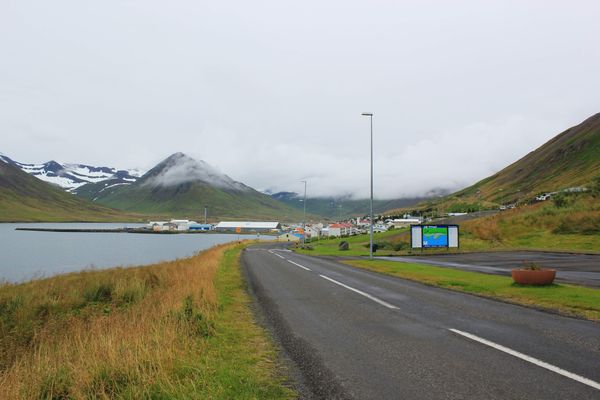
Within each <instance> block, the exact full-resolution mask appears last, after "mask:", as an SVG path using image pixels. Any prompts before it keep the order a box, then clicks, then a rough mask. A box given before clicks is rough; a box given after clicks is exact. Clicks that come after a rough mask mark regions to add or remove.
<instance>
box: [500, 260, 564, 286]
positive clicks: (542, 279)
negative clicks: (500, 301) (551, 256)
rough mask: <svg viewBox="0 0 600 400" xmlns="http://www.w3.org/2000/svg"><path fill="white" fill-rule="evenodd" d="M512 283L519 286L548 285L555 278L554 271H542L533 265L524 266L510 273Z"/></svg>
mask: <svg viewBox="0 0 600 400" xmlns="http://www.w3.org/2000/svg"><path fill="white" fill-rule="evenodd" d="M511 275H512V278H513V281H515V283H518V284H520V285H550V284H551V283H552V282H554V278H555V277H556V270H555V269H542V268H541V267H540V266H539V265H537V264H535V263H529V264H526V265H525V266H524V267H523V268H521V269H513V270H512V272H511Z"/></svg>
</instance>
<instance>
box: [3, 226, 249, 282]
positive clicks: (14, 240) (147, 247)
mask: <svg viewBox="0 0 600 400" xmlns="http://www.w3.org/2000/svg"><path fill="white" fill-rule="evenodd" d="M124 226H127V227H136V226H142V224H127V225H125V224H122V223H120V224H99V223H95V224H82V223H39V224H38V223H35V224H34V223H26V224H22V223H21V224H13V223H8V224H0V281H8V282H22V281H25V280H29V279H33V278H41V277H47V276H52V275H56V274H60V273H65V272H73V271H79V270H83V269H89V268H110V267H117V266H133V265H143V264H151V263H156V262H160V261H167V260H173V259H176V258H182V257H188V256H191V255H193V254H194V253H196V252H197V251H201V250H204V249H207V248H209V247H211V246H213V245H216V244H221V243H227V242H231V241H234V240H237V238H238V236H237V235H231V234H212V233H211V234H181V235H156V234H133V233H70V232H30V231H16V230H15V228H17V227H22V228H59V229H67V228H77V229H103V228H122V227H124ZM252 238H254V237H252Z"/></svg>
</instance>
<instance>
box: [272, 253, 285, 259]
mask: <svg viewBox="0 0 600 400" xmlns="http://www.w3.org/2000/svg"><path fill="white" fill-rule="evenodd" d="M273 254H275V255H276V256H277V257H279V258H283V259H284V260H285V257H284V256H282V255H279V254H277V253H273Z"/></svg>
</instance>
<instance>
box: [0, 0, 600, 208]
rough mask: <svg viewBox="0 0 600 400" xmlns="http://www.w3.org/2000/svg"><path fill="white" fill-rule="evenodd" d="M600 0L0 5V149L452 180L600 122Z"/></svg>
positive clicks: (105, 159) (287, 175)
mask: <svg viewBox="0 0 600 400" xmlns="http://www.w3.org/2000/svg"><path fill="white" fill-rule="evenodd" d="M598 21H600V2H598V1H595V0H590V1H550V0H542V1H523V0H522V1H518V0H515V1H481V0H476V1H442V0H439V1H399V0H397V1H391V0H390V1H383V0H379V1H378V0H369V1H352V0H339V1H324V0H319V1H309V0H302V1H285V0H273V1H260V0H255V1H211V2H204V1H195V0H171V1H155V0H139V1H138V0H129V1H125V0H102V1H96V0H94V1H85V0H72V1H61V0H52V1H47V0H38V1H28V0H0V137H1V140H0V152H2V153H4V154H6V155H8V156H10V157H12V158H14V159H16V160H17V161H22V162H43V161H47V160H50V159H56V160H58V161H62V162H80V163H90V164H94V165H107V166H115V167H119V168H133V167H141V168H150V167H152V166H153V165H154V164H155V163H157V162H158V161H160V160H161V159H163V158H165V157H166V156H168V155H169V154H171V153H174V152H177V151H182V152H185V153H187V154H189V155H191V156H194V157H197V158H200V159H204V160H206V161H207V162H209V163H211V164H213V165H214V166H215V167H217V168H218V169H220V170H221V171H223V172H225V173H227V174H228V175H230V176H231V177H232V178H234V179H236V180H240V181H243V182H244V183H246V184H248V185H250V186H253V187H255V188H257V189H267V188H270V189H274V190H291V191H298V192H299V191H302V190H303V184H302V183H300V182H299V181H300V180H301V179H307V180H308V191H309V195H334V194H335V195H340V194H354V195H355V196H358V197H363V196H368V193H369V124H368V119H367V118H365V117H361V115H360V114H361V112H363V111H371V112H373V113H375V116H374V135H375V192H376V195H377V197H381V198H390V197H400V196H413V195H418V194H422V193H424V192H426V191H428V190H430V189H432V188H446V189H458V188H460V187H462V186H465V185H468V184H471V183H473V182H474V181H476V180H478V179H480V178H483V177H485V176H488V175H490V174H491V173H494V172H496V171H497V170H499V169H501V168H502V167H504V166H506V165H507V164H508V163H511V162H513V161H515V160H516V159H518V158H520V157H521V156H523V155H525V154H526V153H527V152H529V151H531V150H533V149H535V148H536V147H537V146H539V145H541V144H542V143H544V142H545V141H547V140H548V139H550V138H551V137H553V136H554V135H556V134H558V133H559V132H561V131H563V130H564V129H566V128H568V127H570V126H572V125H575V124H577V123H579V122H581V121H582V120H584V119H585V118H587V117H589V116H591V115H592V114H594V113H597V112H600V23H599V22H598Z"/></svg>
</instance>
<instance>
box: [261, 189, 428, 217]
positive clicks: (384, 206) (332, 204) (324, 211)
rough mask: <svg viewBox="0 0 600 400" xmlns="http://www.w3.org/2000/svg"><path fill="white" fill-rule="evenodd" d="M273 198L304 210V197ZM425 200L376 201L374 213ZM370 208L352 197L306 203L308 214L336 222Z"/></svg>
mask: <svg viewBox="0 0 600 400" xmlns="http://www.w3.org/2000/svg"><path fill="white" fill-rule="evenodd" d="M271 197H272V198H273V199H275V200H277V201H280V202H282V203H285V204H287V205H289V206H291V207H294V208H297V209H298V210H303V209H304V204H303V200H304V199H303V196H302V195H300V194H298V193H294V192H278V193H273V194H271ZM423 200H425V199H424V198H406V199H392V200H377V199H375V200H373V211H374V213H375V214H380V213H383V212H385V211H386V210H390V209H395V208H401V207H410V206H412V205H415V204H417V203H419V202H420V201H423ZM370 207H371V205H370V200H369V199H352V198H350V197H311V198H308V199H307V201H306V210H307V212H310V213H311V214H316V215H320V216H323V217H326V218H331V219H335V220H338V219H346V218H349V217H356V216H364V215H367V214H369V212H370Z"/></svg>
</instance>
